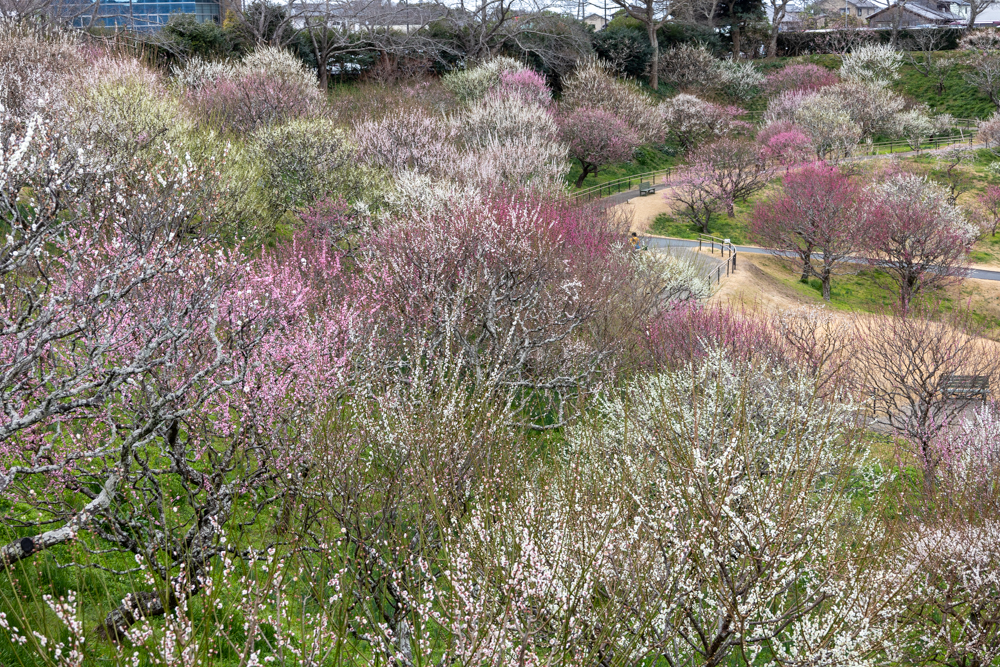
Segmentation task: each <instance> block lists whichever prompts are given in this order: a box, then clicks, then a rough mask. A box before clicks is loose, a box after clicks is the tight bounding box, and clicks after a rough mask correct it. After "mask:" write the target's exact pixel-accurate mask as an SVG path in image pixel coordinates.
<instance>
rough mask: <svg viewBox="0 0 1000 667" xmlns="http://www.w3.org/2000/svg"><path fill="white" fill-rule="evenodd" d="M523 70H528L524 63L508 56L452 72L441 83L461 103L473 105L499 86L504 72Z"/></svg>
mask: <svg viewBox="0 0 1000 667" xmlns="http://www.w3.org/2000/svg"><path fill="white" fill-rule="evenodd" d="M523 69H526V68H525V66H524V64H523V63H521V62H519V61H517V60H514V59H513V58H508V57H507V56H497V57H496V58H492V59H490V60H487V61H486V62H484V63H483V64H481V65H479V66H478V67H472V68H469V69H462V70H457V71H455V72H451V73H449V74H447V75H445V77H444V78H442V79H441V83H442V84H444V87H445V88H447V89H448V90H450V91H451V92H452V93H453V94H454V95H455V97H457V98H458V101H459V102H462V103H463V104H471V103H473V102H478V101H479V100H481V99H483V98H484V97H486V95H487V93H489V92H490V91H491V90H493V89H495V88H496V87H497V86H499V85H500V77H501V76H502V75H503V73H504V72H520V71H521V70H523Z"/></svg>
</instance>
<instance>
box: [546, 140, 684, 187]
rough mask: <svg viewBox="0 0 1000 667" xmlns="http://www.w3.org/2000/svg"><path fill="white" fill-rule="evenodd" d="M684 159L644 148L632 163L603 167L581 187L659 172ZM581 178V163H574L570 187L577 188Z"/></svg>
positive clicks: (638, 152) (662, 151)
mask: <svg viewBox="0 0 1000 667" xmlns="http://www.w3.org/2000/svg"><path fill="white" fill-rule="evenodd" d="M682 160H683V158H682V157H681V156H680V155H678V154H677V153H676V152H675V151H669V150H664V149H662V148H658V147H654V146H643V147H641V148H639V149H638V150H637V151H636V154H635V159H634V160H632V161H631V162H621V163H618V164H610V165H607V166H605V167H601V169H600V171H598V172H597V175H594V174H591V175H590V176H588V177H587V179H586V180H585V181H584V182H583V185H582V186H581V187H584V188H589V187H591V186H593V185H599V184H601V183H607V182H608V181H613V180H615V179H616V178H622V177H623V176H635V175H636V174H642V173H645V172H648V171H657V170H659V169H666V168H667V167H673V166H676V165H678V164H680V163H681V162H682ZM579 177H580V163H579V162H574V163H573V167H572V169H570V170H569V173H568V174H566V182H567V183H568V184H569V185H570V187H575V185H576V179H578V178H579Z"/></svg>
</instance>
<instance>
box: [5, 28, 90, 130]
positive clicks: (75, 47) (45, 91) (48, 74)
mask: <svg viewBox="0 0 1000 667" xmlns="http://www.w3.org/2000/svg"><path fill="white" fill-rule="evenodd" d="M84 64H85V60H84V58H83V56H82V53H81V49H80V43H79V41H78V38H77V36H76V35H75V34H73V33H69V32H65V31H60V30H55V29H51V28H47V27H43V26H40V25H38V24H34V23H30V22H25V23H21V22H17V21H14V20H11V19H7V18H0V109H2V112H3V113H6V114H9V115H10V116H12V117H16V118H28V117H29V116H31V114H33V113H42V114H44V115H46V116H47V117H50V118H55V117H57V116H58V115H59V114H61V113H63V112H64V111H65V97H64V93H65V89H66V86H67V84H69V83H70V82H71V80H72V79H73V78H74V76H75V75H76V74H77V73H78V72H79V71H80V70H81V69H82V68H83V66H84Z"/></svg>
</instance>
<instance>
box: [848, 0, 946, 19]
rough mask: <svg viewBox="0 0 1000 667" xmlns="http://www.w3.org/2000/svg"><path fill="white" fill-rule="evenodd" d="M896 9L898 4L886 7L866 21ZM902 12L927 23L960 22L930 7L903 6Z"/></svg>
mask: <svg viewBox="0 0 1000 667" xmlns="http://www.w3.org/2000/svg"><path fill="white" fill-rule="evenodd" d="M897 7H899V3H895V4H892V5H889V6H888V7H886V8H884V9H881V10H879V11H877V12H875V13H874V14H872V15H871V16H869V17H868V19H869V20H872V19H874V18H875V17H877V16H878V15H879V14H883V13H885V12H888V11H889V10H891V9H896V8H897ZM902 10H903V11H904V12H910V13H911V14H914V15H916V16H919V17H920V18H924V19H927V20H928V21H934V22H945V23H950V22H951V21H959V20H961V19H960V18H959V17H958V16H955V15H954V14H952V13H951V12H943V11H940V10H938V9H931V8H930V7H925V6H924V5H920V4H916V3H913V4H905V5H903V6H902Z"/></svg>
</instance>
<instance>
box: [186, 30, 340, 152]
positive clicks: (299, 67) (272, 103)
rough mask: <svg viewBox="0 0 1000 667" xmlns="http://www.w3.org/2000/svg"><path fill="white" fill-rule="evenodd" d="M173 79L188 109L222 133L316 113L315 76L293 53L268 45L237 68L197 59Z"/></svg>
mask: <svg viewBox="0 0 1000 667" xmlns="http://www.w3.org/2000/svg"><path fill="white" fill-rule="evenodd" d="M174 78H175V80H176V81H177V82H178V83H179V84H180V85H182V86H183V87H184V88H185V95H184V97H185V101H186V103H187V105H188V106H189V108H191V109H192V110H193V111H194V112H195V114H196V115H198V116H199V117H200V119H201V121H202V122H203V123H205V124H207V125H209V126H210V127H213V128H218V129H220V130H221V131H222V132H236V133H241V134H242V133H249V132H253V131H254V130H256V129H257V128H259V127H262V126H266V125H272V124H276V123H282V122H285V121H287V120H290V119H293V118H302V117H305V116H311V115H314V114H316V113H318V111H319V109H320V106H319V105H320V92H319V90H318V89H317V87H316V78H315V76H314V75H313V73H311V72H310V71H309V70H307V69H306V67H305V66H304V65H303V64H302V63H301V61H299V60H297V59H296V58H295V57H294V56H293V55H292V54H290V53H288V52H287V51H283V50H281V49H276V48H272V47H266V48H260V49H257V50H255V51H254V52H252V53H250V54H249V55H248V56H247V57H246V58H245V59H244V60H243V62H242V63H239V64H232V63H207V62H205V61H203V60H201V59H199V58H195V59H192V60H191V61H190V62H189V63H188V64H187V65H185V66H184V67H183V68H180V69H176V70H175V72H174Z"/></svg>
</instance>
